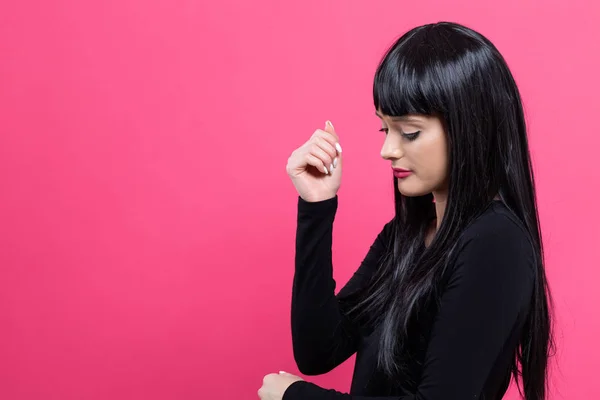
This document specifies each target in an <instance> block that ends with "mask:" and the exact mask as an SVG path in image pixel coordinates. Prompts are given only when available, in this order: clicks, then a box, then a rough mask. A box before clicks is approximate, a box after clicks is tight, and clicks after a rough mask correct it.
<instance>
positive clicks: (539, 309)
mask: <svg viewBox="0 0 600 400" xmlns="http://www.w3.org/2000/svg"><path fill="white" fill-rule="evenodd" d="M373 97H374V104H375V108H376V109H377V110H380V111H381V112H382V113H383V114H386V115H389V116H402V115H406V114H425V115H437V116H439V117H440V118H441V120H442V121H443V123H444V125H445V129H446V133H447V140H448V150H449V189H448V198H447V205H446V210H445V213H444V217H443V220H442V222H441V225H440V227H439V230H438V231H437V233H436V235H435V237H434V239H433V241H432V243H431V244H430V245H429V246H428V247H427V248H424V245H423V242H424V237H425V235H426V231H427V227H428V225H429V223H430V222H431V215H432V213H435V208H434V207H435V205H434V203H433V202H432V200H433V197H432V194H427V195H424V196H416V197H406V196H403V195H402V194H401V193H400V192H399V191H398V188H397V179H396V178H394V182H393V183H394V193H395V211H396V215H395V218H394V221H393V224H392V226H393V231H394V235H393V243H391V244H390V247H389V249H390V250H389V254H387V256H386V257H384V258H383V260H382V265H381V267H380V268H379V269H378V271H377V273H376V274H375V276H374V277H373V279H372V281H371V285H369V286H368V287H367V288H366V291H365V292H362V293H361V295H360V296H359V297H358V298H359V299H360V300H359V301H357V302H356V303H355V304H354V307H352V308H351V309H350V310H349V311H348V312H349V313H356V314H358V315H361V316H367V317H368V318H369V319H371V320H375V319H376V323H377V324H379V326H380V327H381V339H380V340H381V342H380V350H379V358H378V361H379V365H380V366H381V367H382V368H383V370H384V371H385V372H386V373H387V374H388V375H390V376H394V375H395V374H396V373H398V372H399V371H400V370H401V369H403V365H402V363H401V362H400V361H399V360H402V359H403V358H402V357H399V354H400V352H401V351H402V348H403V344H405V343H406V341H407V340H408V331H409V329H410V326H411V321H413V320H414V318H415V317H416V316H418V315H419V313H421V311H423V310H424V309H429V307H431V305H432V304H434V305H435V303H436V302H437V301H439V298H440V295H441V293H440V288H441V285H442V282H443V279H444V276H445V272H446V266H447V265H448V264H449V262H450V260H451V258H452V254H453V245H455V243H456V242H457V240H456V239H457V238H458V237H459V236H460V234H461V232H462V231H463V230H464V229H465V227H466V226H467V225H468V224H469V223H470V222H472V221H473V220H474V219H475V218H476V217H477V216H478V215H480V214H481V213H482V212H483V211H484V210H485V209H486V208H487V207H488V206H489V205H490V203H491V202H492V201H493V199H494V197H495V196H499V197H500V199H501V201H502V202H503V203H504V204H505V205H506V206H507V207H508V208H509V209H510V210H511V211H512V212H513V213H514V215H515V216H516V217H517V218H518V219H519V220H520V221H521V222H522V224H523V225H524V226H525V228H526V229H527V231H528V233H529V235H530V237H531V242H532V244H533V246H534V253H535V255H536V266H535V287H534V291H533V295H532V300H531V301H532V303H531V308H530V312H529V315H528V317H527V320H526V322H525V326H524V329H523V333H522V335H521V337H520V341H519V346H518V348H517V350H516V352H515V355H514V359H513V363H512V373H513V376H514V379H515V381H516V382H517V383H518V384H519V378H520V379H521V380H522V383H523V391H522V394H523V395H524V397H525V398H526V399H527V400H542V399H545V397H546V392H547V386H548V385H547V382H548V380H547V369H548V368H547V366H548V357H549V353H550V351H551V349H552V347H553V342H552V334H551V312H550V310H551V307H550V306H551V297H550V293H549V290H548V285H547V282H546V275H545V272H544V258H543V249H542V241H541V234H540V226H539V220H538V214H537V207H536V195H535V186H534V177H533V170H532V166H531V159H530V155H529V149H528V142H527V134H526V124H525V118H524V113H523V106H522V103H521V97H520V94H519V91H518V89H517V85H516V83H515V81H514V79H513V76H512V74H511V72H510V70H509V68H508V66H507V64H506V62H505V60H504V58H503V57H502V55H501V54H500V52H499V51H498V50H497V49H496V47H495V46H494V45H493V44H492V43H491V42H490V41H489V40H488V39H487V38H485V37H484V36H482V35H481V34H479V33H477V32H475V31H473V30H472V29H469V28H467V27H465V26H462V25H459V24H455V23H450V22H440V23H436V24H427V25H424V26H420V27H417V28H414V29H412V30H410V31H408V32H407V33H406V34H404V35H403V36H402V37H400V38H399V39H398V40H397V41H396V42H395V43H394V44H393V46H392V47H391V48H390V49H389V50H388V51H387V52H386V54H385V56H384V58H383V59H382V61H381V63H380V64H379V66H378V68H377V71H376V74H375V79H374V85H373ZM342 300H344V299H342ZM519 389H521V386H520V385H519Z"/></svg>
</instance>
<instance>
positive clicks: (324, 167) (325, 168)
mask: <svg viewBox="0 0 600 400" xmlns="http://www.w3.org/2000/svg"><path fill="white" fill-rule="evenodd" d="M323 169H324V170H325V175H327V174H328V173H329V171H327V167H326V166H324V165H323Z"/></svg>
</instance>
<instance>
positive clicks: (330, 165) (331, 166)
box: [329, 164, 333, 174]
mask: <svg viewBox="0 0 600 400" xmlns="http://www.w3.org/2000/svg"><path fill="white" fill-rule="evenodd" d="M329 172H331V173H332V174H333V164H329Z"/></svg>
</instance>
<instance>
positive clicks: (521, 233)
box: [462, 201, 531, 244]
mask: <svg viewBox="0 0 600 400" xmlns="http://www.w3.org/2000/svg"><path fill="white" fill-rule="evenodd" d="M488 236H489V237H493V238H495V239H504V240H508V241H526V242H528V243H529V244H531V238H530V235H529V233H528V232H527V229H526V228H525V225H524V224H523V223H522V222H521V221H520V220H519V218H517V216H516V215H515V214H514V213H513V212H512V211H511V210H510V209H509V208H508V207H507V206H506V205H505V204H504V203H503V202H501V201H494V202H492V204H490V205H489V207H488V208H487V209H486V210H485V211H484V212H483V213H482V214H481V215H479V216H478V217H477V218H476V219H475V220H474V221H473V222H472V223H471V224H470V225H469V226H468V227H467V228H466V229H465V231H464V233H463V235H462V237H463V240H470V239H473V238H475V237H488Z"/></svg>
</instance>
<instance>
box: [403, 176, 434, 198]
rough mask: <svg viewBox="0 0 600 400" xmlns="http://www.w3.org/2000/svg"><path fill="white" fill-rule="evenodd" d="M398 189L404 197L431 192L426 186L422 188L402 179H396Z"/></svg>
mask: <svg viewBox="0 0 600 400" xmlns="http://www.w3.org/2000/svg"><path fill="white" fill-rule="evenodd" d="M398 191H399V192H400V194H401V195H402V196H405V197H417V196H424V195H426V194H429V193H431V190H428V189H427V188H424V187H422V186H420V185H419V186H417V185H414V184H411V183H409V182H405V181H403V180H398Z"/></svg>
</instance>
